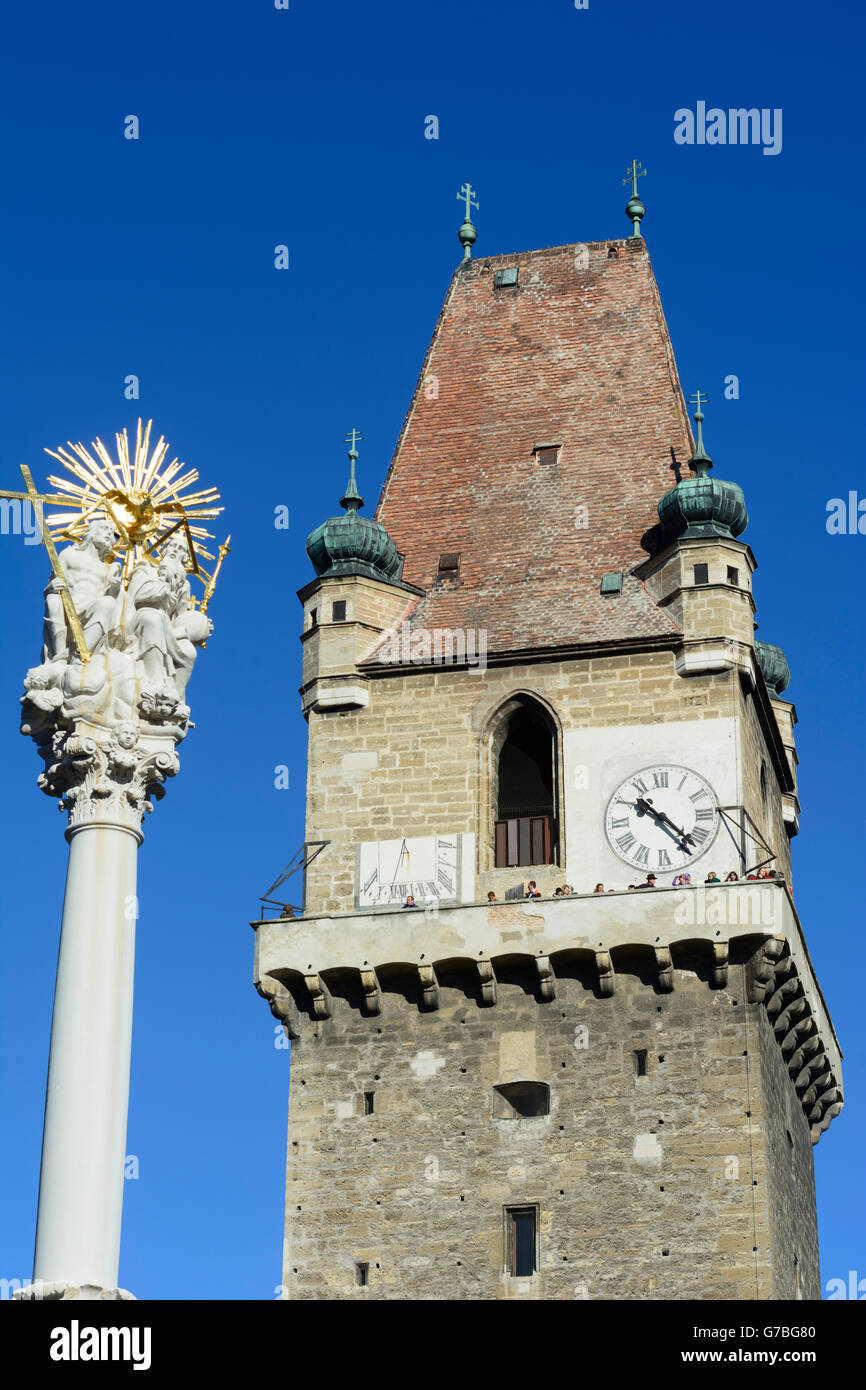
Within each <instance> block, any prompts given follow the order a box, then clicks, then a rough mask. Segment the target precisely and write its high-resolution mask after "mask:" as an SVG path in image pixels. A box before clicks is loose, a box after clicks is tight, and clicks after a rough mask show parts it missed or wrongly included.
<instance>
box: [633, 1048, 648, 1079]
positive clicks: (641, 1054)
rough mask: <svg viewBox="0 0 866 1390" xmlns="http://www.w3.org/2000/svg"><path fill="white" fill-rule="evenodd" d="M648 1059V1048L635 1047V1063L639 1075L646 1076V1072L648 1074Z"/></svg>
mask: <svg viewBox="0 0 866 1390" xmlns="http://www.w3.org/2000/svg"><path fill="white" fill-rule="evenodd" d="M646 1059H647V1049H646V1048H645V1047H638V1048H636V1049H635V1054H634V1064H635V1068H636V1070H637V1074H638V1076H646V1074H647V1066H646Z"/></svg>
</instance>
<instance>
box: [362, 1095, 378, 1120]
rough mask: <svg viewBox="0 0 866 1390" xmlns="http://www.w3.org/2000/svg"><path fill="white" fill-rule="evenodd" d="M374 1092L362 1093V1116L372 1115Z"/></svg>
mask: <svg viewBox="0 0 866 1390" xmlns="http://www.w3.org/2000/svg"><path fill="white" fill-rule="evenodd" d="M375 1095H376V1093H375V1091H365V1092H364V1114H365V1115H372V1113H373V1108H374V1101H375Z"/></svg>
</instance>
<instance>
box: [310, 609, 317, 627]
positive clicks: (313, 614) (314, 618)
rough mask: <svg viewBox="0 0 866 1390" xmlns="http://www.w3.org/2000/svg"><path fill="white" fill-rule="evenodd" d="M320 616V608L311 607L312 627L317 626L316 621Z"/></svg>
mask: <svg viewBox="0 0 866 1390" xmlns="http://www.w3.org/2000/svg"><path fill="white" fill-rule="evenodd" d="M318 618H319V610H318V608H311V609H310V627H315V626H316V623H317V622H318Z"/></svg>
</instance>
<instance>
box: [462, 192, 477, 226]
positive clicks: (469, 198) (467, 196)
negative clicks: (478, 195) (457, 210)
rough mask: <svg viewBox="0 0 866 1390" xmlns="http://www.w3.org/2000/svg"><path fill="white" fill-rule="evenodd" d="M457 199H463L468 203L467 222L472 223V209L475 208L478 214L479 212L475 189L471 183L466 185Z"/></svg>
mask: <svg viewBox="0 0 866 1390" xmlns="http://www.w3.org/2000/svg"><path fill="white" fill-rule="evenodd" d="M457 198H458V200H459V199H461V198H462V199H463V201H464V202H465V203H466V221H467V222H471V221H472V208H475V211H476V212H477V211H478V204H477V203H476V201H475V189H474V188H473V187H472V185H471V183H464V185H463V187H462V188H461V189H460V192H459V193H458V194H457Z"/></svg>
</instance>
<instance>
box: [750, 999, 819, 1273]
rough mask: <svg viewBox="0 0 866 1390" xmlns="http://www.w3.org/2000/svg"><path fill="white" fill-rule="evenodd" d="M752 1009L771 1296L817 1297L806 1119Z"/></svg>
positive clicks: (764, 1020)
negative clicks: (764, 1156) (764, 1157)
mask: <svg viewBox="0 0 866 1390" xmlns="http://www.w3.org/2000/svg"><path fill="white" fill-rule="evenodd" d="M757 1013H758V1017H757V1031H758V1044H759V1056H760V1066H761V1078H762V1084H761V1088H760V1104H761V1106H762V1110H763V1118H762V1130H763V1133H764V1141H765V1147H766V1152H767V1157H768V1162H767V1176H768V1182H767V1186H766V1189H765V1192H764V1197H765V1200H766V1202H767V1220H768V1225H769V1229H770V1235H771V1256H772V1264H773V1297H774V1298H783V1299H784V1298H807V1299H811V1298H818V1299H819V1298H820V1297H821V1274H820V1269H819V1265H818V1227H817V1220H816V1214H815V1172H814V1163H813V1159H812V1153H813V1149H812V1140H811V1136H810V1134H809V1124H808V1121H807V1119H806V1116H805V1114H804V1113H803V1107H802V1105H801V1104H800V1102H799V1100H798V1098H797V1093H796V1091H795V1089H794V1086H793V1083H792V1081H791V1077H790V1075H789V1073H788V1069H787V1067H786V1066H785V1062H784V1060H783V1057H782V1054H781V1052H780V1049H779V1044H778V1040H777V1038H776V1036H775V1034H774V1032H773V1029H772V1027H771V1025H770V1021H769V1019H768V1017H767V1013H766V1010H764V1009H758V1011H757Z"/></svg>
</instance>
